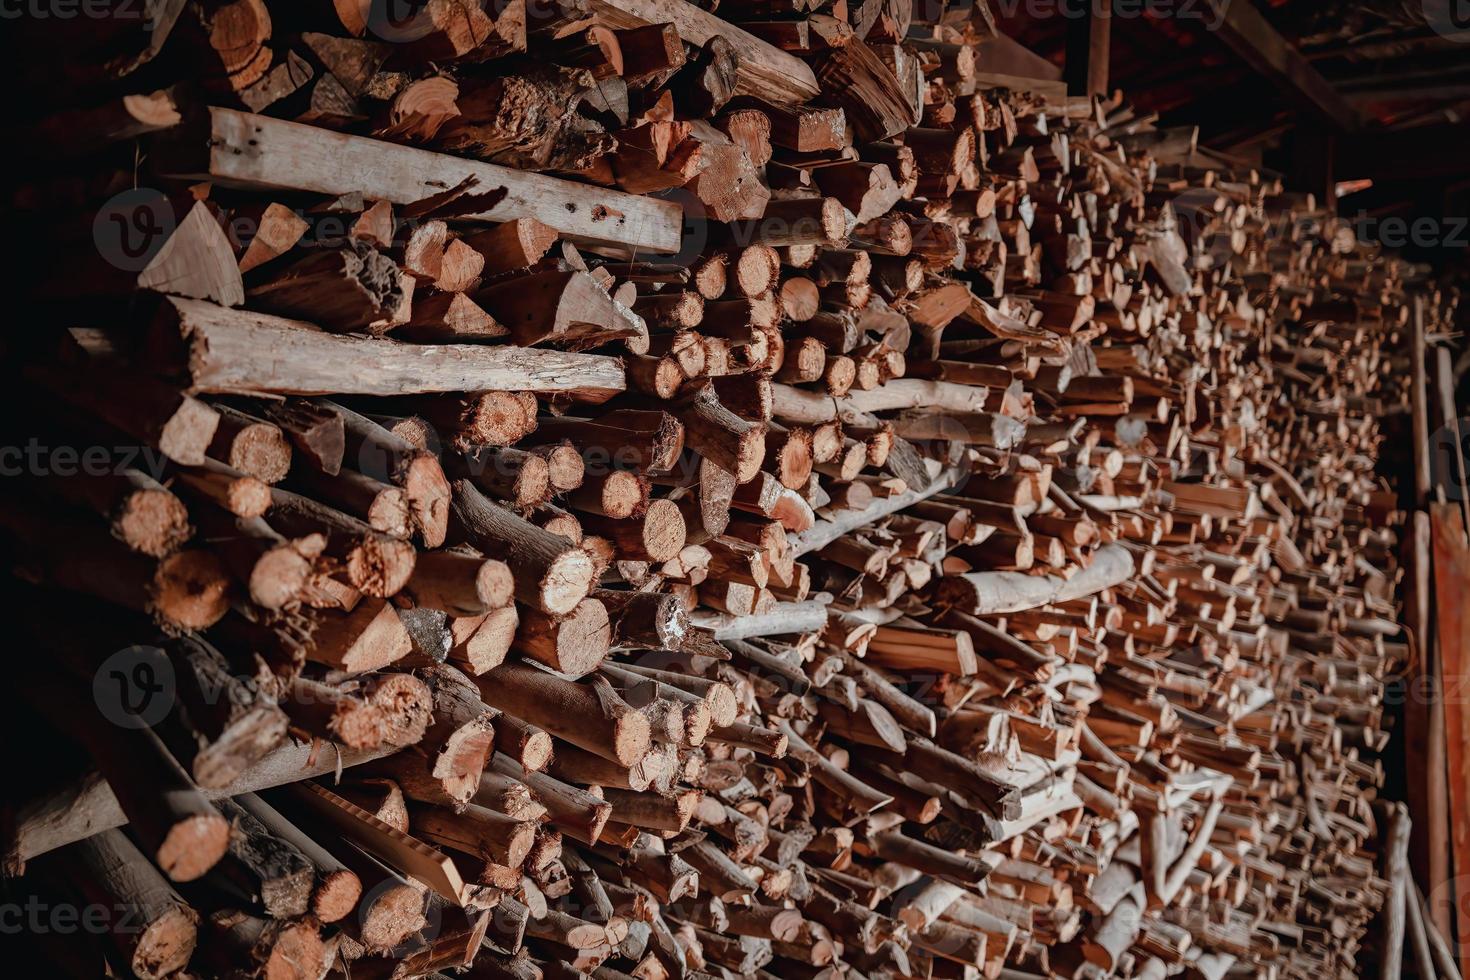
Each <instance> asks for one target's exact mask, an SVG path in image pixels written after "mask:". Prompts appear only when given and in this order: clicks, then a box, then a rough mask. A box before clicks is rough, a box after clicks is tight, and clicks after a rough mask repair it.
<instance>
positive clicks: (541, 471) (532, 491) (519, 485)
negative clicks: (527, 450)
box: [515, 455, 551, 508]
mask: <svg viewBox="0 0 1470 980" xmlns="http://www.w3.org/2000/svg"><path fill="white" fill-rule="evenodd" d="M550 496H551V467H550V466H549V465H547V462H546V460H544V459H542V458H541V457H540V456H529V455H528V456H527V457H526V458H525V461H524V462H523V463H522V464H521V471H520V472H519V473H517V474H516V481H515V504H516V506H517V507H520V508H531V507H536V506H539V505H540V504H542V503H544V502H545V501H546V499H547V498H548V497H550Z"/></svg>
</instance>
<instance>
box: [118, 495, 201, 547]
mask: <svg viewBox="0 0 1470 980" xmlns="http://www.w3.org/2000/svg"><path fill="white" fill-rule="evenodd" d="M112 529H113V534H115V535H116V536H117V538H118V540H120V541H122V542H123V543H124V544H126V545H127V546H128V547H129V548H131V549H133V550H134V551H136V552H138V553H140V554H144V555H148V556H149V557H151V558H162V557H164V556H165V555H170V554H172V553H173V552H175V551H178V550H179V549H180V548H182V547H183V546H184V542H186V541H188V540H189V535H190V534H192V533H193V529H192V528H190V527H189V510H188V508H187V507H185V506H184V504H183V502H182V501H180V500H179V498H178V497H175V496H174V495H173V494H171V493H169V492H168V491H167V490H139V491H137V492H136V493H133V494H129V495H128V499H127V501H126V502H124V504H123V506H122V510H121V511H120V512H119V513H118V515H117V518H116V519H115V520H114V521H113V523H112Z"/></svg>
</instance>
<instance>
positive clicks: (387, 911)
mask: <svg viewBox="0 0 1470 980" xmlns="http://www.w3.org/2000/svg"><path fill="white" fill-rule="evenodd" d="M424 895H425V893H424V892H420V891H419V890H418V889H416V888H413V887H411V886H409V885H390V886H389V887H387V888H384V889H382V890H381V891H378V892H377V894H375V895H371V896H369V898H368V900H367V902H365V903H364V904H363V907H362V909H361V911H360V919H361V929H360V935H361V938H362V944H363V945H364V946H366V947H367V948H368V952H371V953H380V952H383V951H384V950H389V949H392V948H393V947H394V946H397V945H398V944H399V943H401V942H403V941H404V940H405V939H407V938H408V937H409V936H411V935H413V934H414V933H416V932H418V931H419V930H420V929H422V928H423V927H424Z"/></svg>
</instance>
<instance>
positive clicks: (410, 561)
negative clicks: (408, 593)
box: [347, 535, 416, 599]
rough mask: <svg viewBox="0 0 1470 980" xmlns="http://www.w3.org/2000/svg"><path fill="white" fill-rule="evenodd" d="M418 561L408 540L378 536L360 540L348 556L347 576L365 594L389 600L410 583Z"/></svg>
mask: <svg viewBox="0 0 1470 980" xmlns="http://www.w3.org/2000/svg"><path fill="white" fill-rule="evenodd" d="M415 560H416V554H415V552H414V550H413V545H411V544H409V543H408V542H407V541H400V540H399V539H397V538H389V537H383V536H381V535H375V536H372V537H367V538H364V539H363V540H362V541H360V542H358V544H357V547H355V548H353V549H352V552H351V553H350V554H349V555H348V556H347V577H348V579H349V580H351V582H352V584H353V586H354V587H355V588H356V589H357V590H358V591H360V592H362V593H364V594H365V595H370V596H374V597H376V598H379V599H386V598H387V597H388V596H391V595H396V594H397V593H398V592H399V590H401V589H402V588H403V587H404V586H405V585H407V584H408V579H409V577H410V576H411V575H413V565H414V561H415Z"/></svg>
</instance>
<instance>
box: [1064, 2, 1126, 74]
mask: <svg viewBox="0 0 1470 980" xmlns="http://www.w3.org/2000/svg"><path fill="white" fill-rule="evenodd" d="M1061 9H1062V11H1063V13H1064V16H1065V17H1066V18H1067V52H1066V61H1065V63H1064V67H1063V80H1064V81H1065V82H1066V83H1067V91H1068V92H1069V93H1071V94H1073V95H1085V96H1088V97H1089V98H1090V97H1092V96H1098V95H1103V96H1106V95H1107V94H1108V66H1109V61H1110V58H1111V55H1112V41H1113V0H1064V3H1063V4H1062V7H1061Z"/></svg>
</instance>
